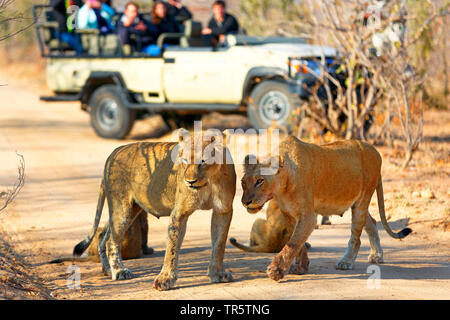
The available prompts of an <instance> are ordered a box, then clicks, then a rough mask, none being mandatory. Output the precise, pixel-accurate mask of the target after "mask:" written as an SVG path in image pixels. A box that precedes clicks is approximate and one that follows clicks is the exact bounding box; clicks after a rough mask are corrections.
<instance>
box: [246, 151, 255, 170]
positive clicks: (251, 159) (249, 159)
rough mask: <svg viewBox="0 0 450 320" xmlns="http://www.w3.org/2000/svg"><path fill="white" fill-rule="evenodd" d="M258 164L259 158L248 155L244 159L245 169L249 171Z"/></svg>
mask: <svg viewBox="0 0 450 320" xmlns="http://www.w3.org/2000/svg"><path fill="white" fill-rule="evenodd" d="M256 164H258V158H256V156H255V155H253V154H248V155H246V156H245V159H244V168H245V169H247V168H248V167H249V166H252V165H256Z"/></svg>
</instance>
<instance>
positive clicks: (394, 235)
mask: <svg viewBox="0 0 450 320" xmlns="http://www.w3.org/2000/svg"><path fill="white" fill-rule="evenodd" d="M377 199H378V210H379V211H380V217H381V223H382V224H383V226H384V229H385V230H386V232H387V233H388V234H389V235H390V236H391V237H392V238H395V239H402V238H404V237H406V236H407V235H408V234H410V233H411V232H412V230H411V229H410V228H404V229H403V230H401V231H400V232H397V233H395V232H394V231H392V229H391V227H390V226H389V224H388V222H387V220H386V213H385V211H384V195H383V183H382V181H381V175H380V178H379V179H378V186H377Z"/></svg>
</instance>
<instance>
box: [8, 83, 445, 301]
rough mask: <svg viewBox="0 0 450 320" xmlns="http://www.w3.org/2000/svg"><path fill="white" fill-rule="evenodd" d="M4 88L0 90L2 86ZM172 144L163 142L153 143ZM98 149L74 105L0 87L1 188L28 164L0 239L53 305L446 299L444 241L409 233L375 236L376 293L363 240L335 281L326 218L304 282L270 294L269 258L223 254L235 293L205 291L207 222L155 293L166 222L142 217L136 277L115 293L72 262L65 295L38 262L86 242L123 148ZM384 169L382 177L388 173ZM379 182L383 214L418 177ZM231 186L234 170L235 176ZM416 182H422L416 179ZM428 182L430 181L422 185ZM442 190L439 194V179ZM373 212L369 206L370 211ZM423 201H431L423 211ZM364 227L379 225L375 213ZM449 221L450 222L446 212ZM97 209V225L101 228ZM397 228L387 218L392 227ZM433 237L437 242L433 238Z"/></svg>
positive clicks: (239, 216)
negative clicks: (379, 250)
mask: <svg viewBox="0 0 450 320" xmlns="http://www.w3.org/2000/svg"><path fill="white" fill-rule="evenodd" d="M4 82H5V81H3V82H2V83H4ZM148 128H149V124H148V123H147V124H145V123H144V124H140V127H139V126H138V127H137V128H136V130H134V131H133V135H134V137H136V136H142V132H144V133H145V132H146V130H147V129H148ZM169 138H170V135H166V136H165V137H163V140H167V139H169ZM131 141H132V140H129V141H112V140H104V139H101V138H99V137H97V136H96V135H95V134H94V132H93V130H92V129H91V128H90V125H89V117H88V115H87V114H86V113H84V112H81V111H80V110H79V106H78V104H75V103H69V104H67V103H66V104H60V103H58V104H45V103H41V102H39V101H38V97H37V93H36V92H35V90H30V89H27V88H25V87H22V86H18V85H14V84H9V85H8V86H7V87H0V148H1V149H0V154H1V157H0V186H2V187H3V186H5V185H10V184H11V183H13V182H14V178H15V172H16V163H17V158H16V155H15V153H14V151H16V150H17V152H19V153H21V154H23V155H24V157H25V161H26V184H25V187H24V188H23V190H22V191H21V193H20V194H19V196H18V197H17V198H16V200H15V202H14V203H13V204H12V205H11V206H9V207H8V208H7V210H5V211H4V212H2V213H0V226H1V228H2V229H4V230H5V231H6V232H8V233H9V235H10V236H11V238H12V239H13V241H14V245H15V246H16V248H17V249H18V250H19V251H20V252H21V253H22V254H24V255H25V257H26V259H27V261H28V262H31V263H32V264H33V265H34V266H35V267H33V269H34V272H36V273H37V274H39V275H40V276H41V277H42V278H43V279H44V280H45V282H46V284H47V286H48V287H49V288H50V290H51V291H52V292H53V296H54V297H56V298H62V299H422V298H423V299H449V298H450V249H449V247H448V233H449V232H443V231H440V229H436V230H432V229H429V228H425V227H424V226H423V225H422V224H421V223H415V224H412V225H411V228H412V229H413V230H414V233H413V234H411V235H410V236H408V237H407V238H406V239H405V240H403V241H398V240H394V239H391V238H390V237H389V236H388V235H387V234H386V233H385V231H384V230H383V228H382V227H381V225H380V224H379V225H380V226H379V229H380V236H381V243H382V246H383V249H384V251H385V264H383V265H381V266H380V268H381V269H380V270H381V286H380V288H379V289H369V288H368V286H367V284H368V278H369V276H370V275H369V274H367V273H366V271H367V267H368V264H367V263H366V259H367V255H368V252H369V243H368V238H367V236H366V235H365V234H363V236H362V245H361V250H360V254H359V256H358V259H357V262H356V265H355V269H354V270H352V271H337V270H335V269H334V264H335V262H336V261H337V260H338V259H339V258H340V257H341V256H342V255H343V253H344V251H345V247H346V244H347V241H348V239H349V235H350V226H349V222H350V214H349V213H346V215H344V217H343V218H340V217H333V218H332V222H333V225H331V226H324V227H322V226H321V227H320V228H319V229H318V230H315V231H314V232H313V234H312V236H311V238H310V240H309V241H310V243H311V244H312V246H313V249H312V250H311V251H310V259H311V266H310V271H309V273H308V274H306V275H303V276H294V275H288V276H287V277H285V279H284V280H282V281H281V282H280V283H276V282H274V281H272V280H270V279H268V278H267V276H266V274H265V268H266V267H267V265H268V264H269V262H270V259H271V257H272V256H273V255H272V254H249V253H243V252H241V251H239V250H238V249H236V248H234V247H232V246H231V245H227V249H226V253H225V266H226V268H227V269H228V270H231V271H232V272H233V276H234V282H232V283H226V284H210V283H209V278H208V277H207V276H206V269H207V265H208V261H209V257H210V236H209V221H210V216H211V214H210V212H196V213H195V214H194V215H193V216H192V217H191V219H190V220H189V223H188V230H187V233H186V237H185V241H184V243H183V246H182V249H181V256H180V263H179V264H180V272H179V280H178V282H177V288H176V289H175V290H171V291H168V292H158V291H156V290H153V289H152V288H151V286H152V282H153V280H154V278H155V277H156V275H157V274H158V272H159V270H160V268H161V266H162V262H163V257H164V249H165V238H166V231H167V223H168V220H167V219H164V218H161V219H160V220H157V219H156V218H153V217H149V229H150V230H149V241H150V246H152V247H153V248H154V249H155V253H154V254H153V255H150V256H146V257H144V258H142V259H139V260H134V261H126V262H125V264H126V265H127V266H128V267H129V268H130V269H131V271H132V272H133V274H134V278H133V279H131V280H126V281H120V282H115V281H112V280H111V279H110V278H108V277H105V276H103V275H102V274H101V267H100V265H99V264H97V263H91V262H87V263H80V264H78V266H79V267H80V270H81V289H80V290H73V289H68V288H67V287H66V279H67V277H68V275H67V274H66V271H67V268H68V266H70V265H71V263H64V264H58V265H41V263H42V262H44V261H47V260H49V259H52V258H56V257H58V256H61V255H67V254H70V253H71V251H72V248H73V246H74V245H75V244H76V243H77V242H78V241H80V240H81V239H83V238H84V237H85V236H86V235H87V234H88V232H89V230H90V228H91V226H92V223H93V219H94V211H95V207H96V203H97V194H98V188H99V183H100V179H101V173H102V171H103V164H104V161H105V159H106V157H107V156H108V155H109V153H110V152H111V151H112V150H113V149H114V148H116V147H117V146H119V145H122V144H125V143H128V142H131ZM386 168H387V169H386ZM386 168H385V169H384V171H383V176H384V180H385V182H384V186H385V192H386V194H387V196H386V199H387V202H388V205H387V208H388V210H389V207H393V206H394V205H395V203H396V201H400V200H399V199H397V198H396V196H395V192H396V189H398V188H399V186H400V188H402V186H403V187H405V186H404V185H402V184H401V181H402V179H403V177H405V179H408V177H409V178H411V177H412V178H411V179H412V182H411V184H410V185H411V186H412V185H414V181H415V182H417V180H414V179H416V178H414V177H419V178H418V179H421V178H420V175H417V176H416V175H406V176H401V175H400V174H398V172H397V171H398V169H396V168H390V169H389V165H386ZM237 170H238V179H240V177H241V174H242V168H241V167H238V168H237ZM423 179H425V178H423ZM427 179H428V178H427ZM440 179H441V182H440V183H441V184H445V183H446V184H447V187H448V175H444V177H443V179H442V177H441V178H440ZM435 192H436V193H437V195H438V197H437V198H438V199H437V200H436V201H437V202H436V203H431V204H430V203H428V204H427V203H426V202H423V204H420V205H418V207H417V209H418V210H425V208H426V206H430V205H436V206H437V208H438V209H437V210H448V209H443V208H448V206H449V204H448V203H449V202H448V197H449V195H448V193H447V191H446V188H445V186H444V187H443V189H437V190H435ZM241 195H242V190H241V188H240V186H238V192H237V195H236V198H235V202H234V210H235V211H234V217H233V221H232V224H231V229H230V233H229V236H233V237H236V238H237V239H239V240H240V241H248V235H249V231H250V229H251V225H252V223H253V221H254V220H255V219H256V217H261V216H263V213H259V214H258V215H257V216H254V215H253V216H252V215H249V214H248V213H247V212H246V211H245V210H244V208H243V207H242V205H241V204H240V197H241ZM374 201H375V202H374V203H376V200H374ZM430 201H431V200H430ZM372 208H373V213H375V214H373V215H374V217H376V218H377V220H378V221H379V218H378V215H377V214H376V213H377V209H376V207H372ZM447 212H448V211H447ZM106 217H107V208H105V210H104V213H103V219H102V221H103V222H104V221H106V219H105V218H106ZM406 221H407V220H405V219H398V218H393V219H391V221H390V223H392V225H393V226H394V228H401V227H403V226H404V225H405V222H406ZM435 232H436V234H434V233H435Z"/></svg>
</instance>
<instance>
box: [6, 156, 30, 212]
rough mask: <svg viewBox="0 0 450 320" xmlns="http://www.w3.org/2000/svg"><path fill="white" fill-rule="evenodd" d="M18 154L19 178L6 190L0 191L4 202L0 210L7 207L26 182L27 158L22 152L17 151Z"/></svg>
mask: <svg viewBox="0 0 450 320" xmlns="http://www.w3.org/2000/svg"><path fill="white" fill-rule="evenodd" d="M17 156H18V157H19V165H18V167H17V171H18V172H17V179H16V182H15V183H14V185H13V186H12V187H11V188H9V189H7V190H6V191H3V192H0V201H1V202H2V203H3V205H2V206H1V207H0V211H2V210H3V209H5V208H6V207H7V206H8V205H9V204H10V203H11V202H12V201H13V200H14V198H15V197H16V196H17V194H18V193H19V191H20V189H22V187H23V185H24V184H25V160H24V158H23V156H22V155H21V154H19V153H17Z"/></svg>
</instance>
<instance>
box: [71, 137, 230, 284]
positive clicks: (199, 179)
mask: <svg viewBox="0 0 450 320" xmlns="http://www.w3.org/2000/svg"><path fill="white" fill-rule="evenodd" d="M184 136H186V132H185V133H184V134H183V135H181V136H180V141H179V143H176V142H173V143H170V142H167V143H151V142H139V143H132V144H129V145H125V146H122V147H119V148H117V149H116V150H114V151H113V152H112V154H111V155H110V156H109V158H108V159H107V160H106V164H105V170H104V177H103V180H102V183H101V187H100V196H99V200H98V205H97V213H96V217H95V222H94V227H93V229H92V232H91V234H90V235H89V236H88V237H87V238H86V239H85V240H83V241H81V242H80V243H79V244H77V245H76V246H75V248H74V255H76V256H79V255H80V254H82V253H83V252H84V251H85V250H86V248H87V247H88V246H89V244H90V243H91V241H92V239H93V237H94V235H95V232H96V230H97V227H98V222H99V219H100V216H101V212H102V209H103V203H104V200H105V198H107V200H108V207H109V224H108V226H107V231H106V234H105V237H103V239H102V241H101V242H100V244H99V253H100V260H101V261H102V264H103V269H104V272H105V273H106V272H108V271H109V267H110V269H111V275H112V279H113V280H119V279H129V278H131V276H132V274H131V272H130V270H128V269H127V268H125V267H124V265H123V264H122V259H121V256H120V246H121V242H122V239H123V235H124V233H125V230H127V228H128V226H129V225H130V223H132V221H133V219H134V218H135V217H136V215H137V214H138V213H139V212H140V211H141V210H142V209H143V210H144V211H146V212H148V213H150V214H153V215H154V216H156V217H161V216H170V222H169V228H168V240H167V248H166V254H165V258H164V265H163V268H162V270H161V272H160V274H159V275H158V276H157V277H156V279H155V281H154V283H153V287H154V288H156V289H158V290H167V289H170V288H172V287H173V286H174V285H175V281H176V279H177V269H178V251H179V249H180V247H181V243H182V241H183V238H184V234H185V231H186V223H187V220H188V217H189V216H190V215H191V214H192V213H193V212H194V211H196V210H197V209H202V210H208V209H212V210H213V214H212V221H211V239H212V254H211V262H210V265H209V267H208V275H209V277H210V278H211V281H212V282H227V281H231V280H232V277H231V273H230V272H226V271H225V270H224V267H223V257H224V251H225V244H226V238H227V235H228V229H229V227H230V222H231V217H232V212H233V209H232V202H233V198H234V195H235V192H236V173H235V169H234V165H233V164H227V163H226V161H225V160H224V159H225V157H226V154H227V153H228V150H227V149H226V148H223V145H222V144H219V146H217V144H216V142H215V138H214V137H213V138H211V139H209V140H210V141H207V140H208V138H207V137H206V135H200V137H198V136H197V137H194V139H191V138H188V137H187V136H186V138H184ZM203 138H205V139H203ZM213 142H214V143H213ZM177 146H178V147H179V148H180V150H178V152H176V150H174V148H175V147H177ZM198 147H199V148H200V150H201V155H199V154H198V153H199V152H190V151H191V150H194V149H195V150H196V151H197V149H198ZM172 153H175V155H176V156H175V157H173V156H172ZM217 154H218V155H219V156H221V157H223V161H222V162H221V163H217V162H216V161H214V162H213V163H211V161H210V158H208V157H207V156H210V157H216V156H217ZM174 158H175V159H174ZM110 237H111V240H110V241H109V244H108V254H107V253H106V249H105V246H106V242H107V240H108V239H109V238H110ZM108 259H109V265H108Z"/></svg>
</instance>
